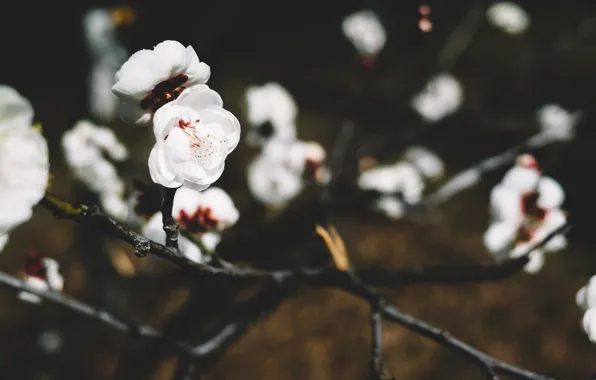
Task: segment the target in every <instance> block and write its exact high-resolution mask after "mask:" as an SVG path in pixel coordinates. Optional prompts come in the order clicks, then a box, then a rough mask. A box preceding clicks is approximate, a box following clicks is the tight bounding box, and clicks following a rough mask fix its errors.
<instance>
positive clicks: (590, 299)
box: [575, 276, 596, 310]
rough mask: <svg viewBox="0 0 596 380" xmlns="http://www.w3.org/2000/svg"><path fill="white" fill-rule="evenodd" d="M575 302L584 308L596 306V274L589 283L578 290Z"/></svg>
mask: <svg viewBox="0 0 596 380" xmlns="http://www.w3.org/2000/svg"><path fill="white" fill-rule="evenodd" d="M575 302H576V303H577V305H578V306H579V307H581V308H582V309H584V310H588V309H591V308H596V276H592V277H591V278H590V281H588V284H587V285H586V286H584V287H582V288H581V289H580V290H579V291H578V292H577V295H576V296H575Z"/></svg>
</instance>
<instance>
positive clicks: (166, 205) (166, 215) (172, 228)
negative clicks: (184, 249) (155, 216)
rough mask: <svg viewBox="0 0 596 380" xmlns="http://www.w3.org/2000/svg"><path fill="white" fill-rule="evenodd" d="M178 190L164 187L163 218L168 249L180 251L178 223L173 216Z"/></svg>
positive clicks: (162, 200) (162, 198)
mask: <svg viewBox="0 0 596 380" xmlns="http://www.w3.org/2000/svg"><path fill="white" fill-rule="evenodd" d="M176 190H178V189H177V188H173V189H172V188H169V187H164V188H163V189H162V196H161V216H162V222H163V230H164V231H165V233H166V247H168V248H172V249H175V250H177V249H178V223H176V219H174V217H173V216H172V207H173V206H174V197H175V196H176Z"/></svg>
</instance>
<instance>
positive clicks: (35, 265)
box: [25, 251, 46, 280]
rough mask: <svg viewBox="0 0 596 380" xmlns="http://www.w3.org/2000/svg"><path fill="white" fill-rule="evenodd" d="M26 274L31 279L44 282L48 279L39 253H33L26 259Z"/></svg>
mask: <svg viewBox="0 0 596 380" xmlns="http://www.w3.org/2000/svg"><path fill="white" fill-rule="evenodd" d="M25 274H26V275H27V276H29V277H36V278H40V279H42V280H44V279H45V278H46V267H45V265H44V263H43V260H42V259H41V257H40V256H39V255H38V254H37V252H34V251H31V252H29V253H28V254H27V258H26V259H25Z"/></svg>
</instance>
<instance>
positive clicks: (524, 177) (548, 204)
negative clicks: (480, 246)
mask: <svg viewBox="0 0 596 380" xmlns="http://www.w3.org/2000/svg"><path fill="white" fill-rule="evenodd" d="M564 199H565V193H564V191H563V188H562V187H561V185H559V183H557V182H556V181H555V180H554V179H552V178H550V177H547V176H543V175H542V173H541V172H540V169H539V167H538V164H537V162H536V160H535V159H534V157H533V156H531V155H527V154H525V155H521V156H519V157H518V159H517V161H516V165H515V166H514V167H513V168H512V169H510V170H509V171H508V172H507V173H506V174H505V176H504V177H503V180H502V181H501V183H500V184H498V185H497V186H495V187H494V188H493V190H492V191H491V195H490V205H491V215H492V219H493V220H492V222H491V224H490V225H489V227H488V229H487V230H486V232H485V234H484V245H485V246H486V248H487V249H488V250H489V251H490V252H491V253H492V254H493V255H496V256H499V257H502V256H503V255H508V256H509V257H510V258H516V257H519V256H521V255H523V254H525V253H527V252H528V250H529V249H530V248H531V247H532V246H534V245H535V244H536V243H538V242H540V241H542V240H543V239H544V238H546V237H547V236H548V235H550V234H551V232H552V231H554V230H556V229H557V228H559V227H561V226H562V225H564V224H565V222H566V219H567V217H566V215H565V212H564V211H562V210H561V208H560V207H561V205H562V204H563V201H564ZM566 246H567V240H566V238H565V236H563V235H557V236H555V237H553V238H552V239H550V240H549V241H548V242H547V243H546V244H544V245H543V246H542V247H540V248H537V249H534V250H532V252H531V253H530V255H529V259H530V260H529V262H528V264H527V265H526V266H525V268H524V270H525V271H526V272H528V273H536V272H537V271H539V270H540V269H541V268H542V266H543V264H544V254H545V253H552V252H557V251H560V250H562V249H564V248H565V247H566Z"/></svg>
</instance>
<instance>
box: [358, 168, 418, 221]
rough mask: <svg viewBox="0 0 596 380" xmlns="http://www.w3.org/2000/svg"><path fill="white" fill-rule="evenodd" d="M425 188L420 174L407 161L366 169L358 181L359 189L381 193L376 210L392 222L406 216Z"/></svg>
mask: <svg viewBox="0 0 596 380" xmlns="http://www.w3.org/2000/svg"><path fill="white" fill-rule="evenodd" d="M425 186H426V184H425V182H424V177H423V176H422V174H421V172H420V171H419V170H418V169H417V168H416V167H415V166H414V165H412V164H411V163H409V162H407V161H400V162H397V163H395V164H393V165H387V166H378V167H375V168H372V169H369V170H366V171H364V172H363V173H361V174H360V177H359V178H358V187H359V188H360V189H362V190H375V191H378V192H380V193H381V196H380V197H379V198H378V199H376V200H375V202H374V204H373V208H374V209H376V210H378V211H381V212H383V213H384V214H385V215H386V216H387V217H389V218H392V219H400V218H402V217H403V216H405V212H406V206H407V205H413V204H416V203H419V202H420V201H421V200H422V195H423V192H424V188H425ZM404 202H405V204H404Z"/></svg>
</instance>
